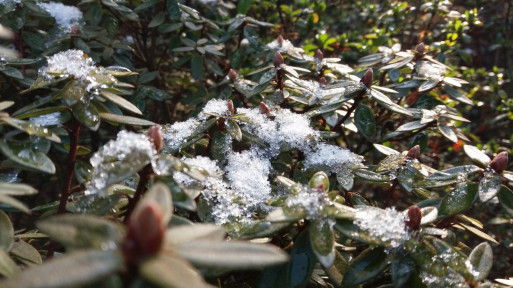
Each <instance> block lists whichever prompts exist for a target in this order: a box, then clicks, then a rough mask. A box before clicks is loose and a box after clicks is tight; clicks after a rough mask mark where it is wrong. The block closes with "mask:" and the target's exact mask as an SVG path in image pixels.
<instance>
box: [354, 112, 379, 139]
mask: <svg viewBox="0 0 513 288" xmlns="http://www.w3.org/2000/svg"><path fill="white" fill-rule="evenodd" d="M354 122H355V125H356V127H357V128H358V132H359V133H360V134H362V135H363V137H365V139H367V140H371V139H373V137H374V135H376V119H375V118H374V112H372V110H371V109H370V108H369V107H367V106H366V105H360V106H358V108H356V111H355V112H354ZM371 141H372V140H371Z"/></svg>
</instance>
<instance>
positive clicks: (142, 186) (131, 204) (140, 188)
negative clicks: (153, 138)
mask: <svg viewBox="0 0 513 288" xmlns="http://www.w3.org/2000/svg"><path fill="white" fill-rule="evenodd" d="M138 174H139V183H138V184H137V189H136V190H135V193H134V197H132V198H131V199H130V200H129V201H128V208H127V210H126V214H125V220H124V222H125V223H128V220H130V215H132V212H134V208H135V206H136V205H137V203H138V202H139V200H140V199H141V197H142V196H143V195H144V192H146V184H148V181H149V180H150V179H151V177H152V176H153V168H152V167H151V164H148V165H146V166H144V168H143V169H142V170H141V171H139V173H138Z"/></svg>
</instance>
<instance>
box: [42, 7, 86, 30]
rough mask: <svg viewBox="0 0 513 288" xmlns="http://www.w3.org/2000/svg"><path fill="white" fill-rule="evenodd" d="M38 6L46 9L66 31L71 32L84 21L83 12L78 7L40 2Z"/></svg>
mask: <svg viewBox="0 0 513 288" xmlns="http://www.w3.org/2000/svg"><path fill="white" fill-rule="evenodd" d="M37 5H38V6H39V7H41V8H43V9H45V10H46V11H47V12H48V13H49V14H50V15H52V17H53V18H55V22H56V23H57V25H59V27H61V28H62V29H63V30H65V31H69V30H70V29H71V27H72V26H73V25H75V24H79V21H80V19H82V16H83V14H82V11H80V10H79V9H78V8H77V7H74V6H68V5H64V4H62V3H57V2H48V3H43V2H39V3H37Z"/></svg>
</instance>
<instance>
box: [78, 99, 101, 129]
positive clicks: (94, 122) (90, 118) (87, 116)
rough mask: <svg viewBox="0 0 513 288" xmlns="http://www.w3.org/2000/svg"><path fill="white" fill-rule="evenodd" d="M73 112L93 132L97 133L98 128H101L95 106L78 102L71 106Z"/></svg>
mask: <svg viewBox="0 0 513 288" xmlns="http://www.w3.org/2000/svg"><path fill="white" fill-rule="evenodd" d="M71 110H72V111H73V115H74V116H75V118H76V119H77V120H78V121H80V123H82V125H84V126H86V127H87V128H89V129H91V130H92V131H96V130H98V127H100V116H99V115H98V110H97V109H96V107H95V106H94V105H91V104H90V105H85V104H84V103H82V102H81V101H78V102H77V103H75V104H74V105H73V106H71Z"/></svg>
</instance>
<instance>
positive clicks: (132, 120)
mask: <svg viewBox="0 0 513 288" xmlns="http://www.w3.org/2000/svg"><path fill="white" fill-rule="evenodd" d="M99 115H100V117H101V118H102V119H105V120H107V121H110V122H114V123H120V124H128V125H132V126H154V125H156V124H155V123H153V122H151V121H148V120H145V119H141V118H136V117H131V116H124V115H118V114H111V113H100V114H99Z"/></svg>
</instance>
